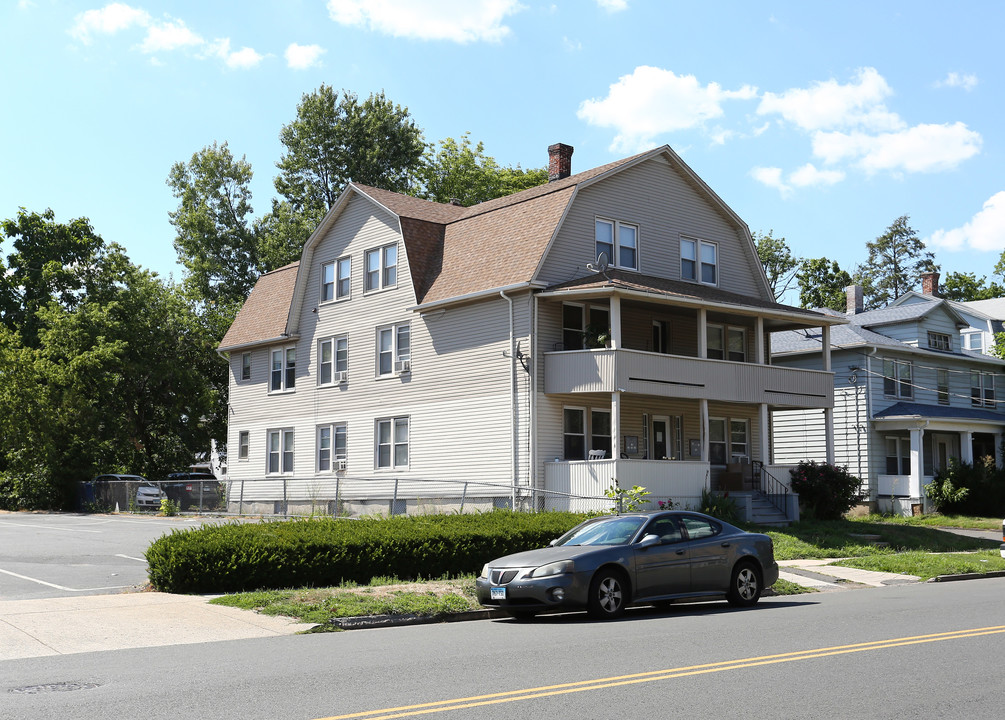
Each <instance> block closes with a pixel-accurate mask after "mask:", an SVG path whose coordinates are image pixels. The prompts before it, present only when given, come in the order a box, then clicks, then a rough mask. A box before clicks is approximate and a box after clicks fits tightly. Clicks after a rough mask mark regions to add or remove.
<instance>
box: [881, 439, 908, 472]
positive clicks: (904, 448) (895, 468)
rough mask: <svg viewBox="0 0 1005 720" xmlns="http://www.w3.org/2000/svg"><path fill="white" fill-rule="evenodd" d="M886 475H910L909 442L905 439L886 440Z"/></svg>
mask: <svg viewBox="0 0 1005 720" xmlns="http://www.w3.org/2000/svg"><path fill="white" fill-rule="evenodd" d="M886 474H887V475H910V474H911V441H910V440H908V439H907V438H904V437H896V436H891V437H888V438H886Z"/></svg>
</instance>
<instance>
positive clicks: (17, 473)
mask: <svg viewBox="0 0 1005 720" xmlns="http://www.w3.org/2000/svg"><path fill="white" fill-rule="evenodd" d="M65 502H66V498H65V493H64V492H63V489H62V488H61V487H60V486H59V484H58V483H57V482H56V481H55V480H54V479H53V478H52V477H50V475H49V473H48V472H47V471H46V470H45V469H44V468H42V467H32V468H29V469H27V470H6V471H2V472H0V510H60V509H62V508H63V505H64V504H65Z"/></svg>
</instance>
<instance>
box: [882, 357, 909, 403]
mask: <svg viewBox="0 0 1005 720" xmlns="http://www.w3.org/2000/svg"><path fill="white" fill-rule="evenodd" d="M911 375H912V372H911V363H910V362H909V361H907V360H891V359H889V358H887V359H885V360H883V394H884V395H888V396H890V397H899V398H912V397H914V386H913V384H912V380H911Z"/></svg>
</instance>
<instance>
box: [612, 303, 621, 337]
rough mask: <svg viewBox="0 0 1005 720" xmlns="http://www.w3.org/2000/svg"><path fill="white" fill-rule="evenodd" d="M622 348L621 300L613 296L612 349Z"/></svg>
mask: <svg viewBox="0 0 1005 720" xmlns="http://www.w3.org/2000/svg"><path fill="white" fill-rule="evenodd" d="M620 347H621V298H620V297H619V296H617V295H612V296H611V349H612V350H617V349H618V348H620Z"/></svg>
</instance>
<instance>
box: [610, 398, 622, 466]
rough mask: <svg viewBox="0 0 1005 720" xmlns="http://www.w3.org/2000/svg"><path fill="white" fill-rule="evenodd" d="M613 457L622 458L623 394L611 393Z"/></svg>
mask: <svg viewBox="0 0 1005 720" xmlns="http://www.w3.org/2000/svg"><path fill="white" fill-rule="evenodd" d="M611 457H612V458H614V459H617V458H619V457H621V393H619V392H613V393H611Z"/></svg>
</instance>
